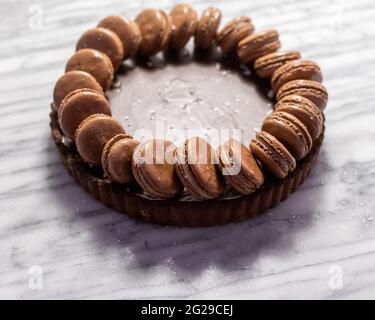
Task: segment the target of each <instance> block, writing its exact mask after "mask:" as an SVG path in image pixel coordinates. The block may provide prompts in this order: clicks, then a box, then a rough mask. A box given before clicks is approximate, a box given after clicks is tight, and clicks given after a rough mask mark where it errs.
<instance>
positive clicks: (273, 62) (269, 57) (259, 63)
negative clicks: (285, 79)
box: [254, 51, 301, 78]
mask: <svg viewBox="0 0 375 320" xmlns="http://www.w3.org/2000/svg"><path fill="white" fill-rule="evenodd" d="M300 58H301V54H300V53H299V52H298V51H285V52H272V53H269V54H266V55H265V56H262V57H259V58H258V59H256V60H255V63H254V69H255V72H256V73H257V75H258V76H259V77H261V78H270V77H272V74H273V73H274V72H275V71H276V69H278V68H279V67H281V66H282V65H284V64H285V63H288V62H291V61H294V60H297V59H300Z"/></svg>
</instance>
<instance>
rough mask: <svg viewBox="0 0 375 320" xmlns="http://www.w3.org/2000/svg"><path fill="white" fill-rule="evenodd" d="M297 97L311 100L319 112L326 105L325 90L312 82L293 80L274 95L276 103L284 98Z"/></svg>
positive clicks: (317, 83)
mask: <svg viewBox="0 0 375 320" xmlns="http://www.w3.org/2000/svg"><path fill="white" fill-rule="evenodd" d="M289 95H298V96H302V97H305V98H307V99H309V100H311V101H312V102H313V103H314V104H315V105H316V106H317V107H318V108H319V109H320V110H321V111H323V110H324V109H325V107H326V105H327V101H328V92H327V89H326V88H325V87H324V86H323V85H322V84H321V83H319V82H316V81H312V80H293V81H290V82H287V83H285V84H284V85H283V86H282V87H280V89H279V90H278V91H277V94H276V101H280V100H281V99H282V98H284V97H285V96H289Z"/></svg>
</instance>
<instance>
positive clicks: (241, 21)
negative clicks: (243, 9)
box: [216, 16, 255, 53]
mask: <svg viewBox="0 0 375 320" xmlns="http://www.w3.org/2000/svg"><path fill="white" fill-rule="evenodd" d="M254 30H255V28H254V25H253V24H252V22H251V19H250V18H249V17H245V16H240V17H236V18H234V19H233V20H231V21H229V22H228V23H227V24H226V25H225V26H224V28H223V29H222V30H221V31H220V32H219V34H218V35H217V39H216V40H217V43H218V45H219V46H220V47H221V51H222V52H223V53H228V52H230V51H233V50H235V49H236V48H237V44H238V43H239V42H240V41H241V40H242V39H244V38H245V37H247V36H248V35H250V34H252V33H253V32H254Z"/></svg>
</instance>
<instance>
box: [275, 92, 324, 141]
mask: <svg viewBox="0 0 375 320" xmlns="http://www.w3.org/2000/svg"><path fill="white" fill-rule="evenodd" d="M275 110H276V111H284V112H287V113H290V114H292V115H294V116H295V117H296V118H298V120H300V121H301V122H302V123H303V124H304V125H305V126H306V128H307V130H308V131H309V133H310V136H311V138H312V139H313V140H315V139H317V138H318V137H319V136H320V134H321V133H322V130H323V113H322V112H321V111H320V109H319V108H318V107H317V106H316V105H315V104H314V103H313V102H311V101H310V100H309V99H306V98H304V97H301V96H297V95H290V96H285V97H284V98H282V99H281V100H280V101H279V102H278V103H276V105H275Z"/></svg>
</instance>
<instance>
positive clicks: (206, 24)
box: [194, 7, 221, 49]
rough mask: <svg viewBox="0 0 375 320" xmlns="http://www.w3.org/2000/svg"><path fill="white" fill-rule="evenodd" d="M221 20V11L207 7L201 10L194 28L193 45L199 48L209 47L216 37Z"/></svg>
mask: <svg viewBox="0 0 375 320" xmlns="http://www.w3.org/2000/svg"><path fill="white" fill-rule="evenodd" d="M220 21H221V11H220V10H219V9H218V8H214V7H209V8H207V9H206V10H204V11H203V14H202V17H201V18H200V20H199V21H198V24H197V27H196V30H195V39H194V41H195V45H196V47H197V48H200V49H209V48H211V46H212V45H213V42H214V40H215V39H216V33H217V30H218V28H219V25H220Z"/></svg>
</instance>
